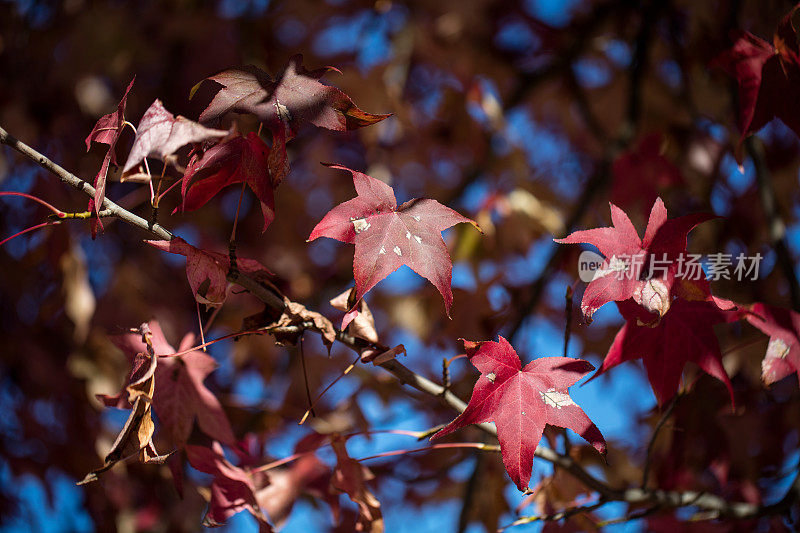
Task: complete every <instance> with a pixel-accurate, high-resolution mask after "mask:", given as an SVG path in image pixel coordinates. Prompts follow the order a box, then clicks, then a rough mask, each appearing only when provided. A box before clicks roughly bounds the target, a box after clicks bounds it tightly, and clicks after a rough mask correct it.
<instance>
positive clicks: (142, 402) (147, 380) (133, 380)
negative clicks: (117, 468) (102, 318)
mask: <svg viewBox="0 0 800 533" xmlns="http://www.w3.org/2000/svg"><path fill="white" fill-rule="evenodd" d="M138 331H139V335H140V337H141V339H142V340H141V344H142V345H143V346H144V347H145V350H144V351H142V352H140V353H137V354H136V355H135V356H134V357H133V363H132V368H131V372H130V375H129V376H128V380H127V385H126V387H125V390H124V391H123V393H122V394H125V395H126V396H127V398H125V400H124V401H125V403H126V404H127V405H130V409H131V412H130V414H129V415H128V419H127V421H126V422H125V425H124V426H123V428H122V430H121V431H120V432H119V434H118V435H117V438H116V440H115V441H114V444H113V445H112V446H111V450H110V451H109V452H108V453H107V454H106V457H105V459H104V460H103V465H102V466H101V467H100V468H97V469H95V470H93V471H91V472H89V473H88V474H86V477H84V478H83V480H81V481H79V482H78V485H85V484H86V483H91V482H92V481H96V480H97V479H98V477H97V476H98V475H99V474H101V473H103V472H105V471H107V470H109V469H111V468H112V467H113V466H114V465H115V464H117V463H119V462H120V461H124V460H126V459H128V458H129V457H132V456H134V455H138V456H139V460H140V461H141V462H143V463H146V464H153V463H155V464H161V463H163V462H164V461H165V460H166V459H167V457H168V455H159V454H158V452H157V451H156V448H155V445H154V444H153V433H154V431H155V424H154V423H153V416H152V398H153V392H154V389H155V374H156V369H157V366H158V357H157V354H156V353H155V351H154V349H153V342H152V339H153V334H152V332H151V330H150V327H149V326H148V325H147V324H142V325H141V326H139V330H138ZM122 394H121V395H120V396H122ZM116 400H117V401H118V402H119V401H122V398H121V397H120V398H117V399H116ZM108 403H110V399H109V401H108Z"/></svg>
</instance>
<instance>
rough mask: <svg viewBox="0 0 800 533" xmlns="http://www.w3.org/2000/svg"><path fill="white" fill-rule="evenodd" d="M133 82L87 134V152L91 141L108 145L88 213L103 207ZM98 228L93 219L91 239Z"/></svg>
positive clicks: (96, 220) (99, 223) (115, 161)
mask: <svg viewBox="0 0 800 533" xmlns="http://www.w3.org/2000/svg"><path fill="white" fill-rule="evenodd" d="M134 80H136V77H135V76H134V78H133V79H132V80H131V82H130V83H129V84H128V88H127V89H125V94H123V95H122V99H121V100H120V101H119V103H118V104H117V110H116V111H114V112H113V113H109V114H107V115H103V116H102V117H100V119H99V120H98V121H97V123H96V124H95V125H94V128H92V131H91V133H89V135H88V136H87V137H86V151H87V152H88V151H89V150H90V149H91V147H92V141H94V142H98V143H102V144H107V145H108V150H106V155H105V157H104V158H103V163H102V165H101V166H100V171H99V172H98V173H97V175H96V176H95V178H94V191H95V192H94V197H93V198H90V199H89V206H88V207H87V209H86V210H87V211H89V212H90V213H97V211H99V209H97V207H100V206H102V205H103V201H104V200H105V197H106V179H107V177H108V167H109V165H115V166H116V164H117V154H116V152H115V148H116V146H117V141H118V140H119V136H120V134H121V133H122V128H123V126H124V124H125V106H126V105H127V102H128V93H130V92H131V88H132V87H133V82H134ZM98 227H99V228H100V229H102V228H103V222H102V221H101V220H100V217H99V216H98V217H97V218H96V219H93V220H92V223H91V228H92V238H93V239H94V238H95V237H96V236H97V230H98Z"/></svg>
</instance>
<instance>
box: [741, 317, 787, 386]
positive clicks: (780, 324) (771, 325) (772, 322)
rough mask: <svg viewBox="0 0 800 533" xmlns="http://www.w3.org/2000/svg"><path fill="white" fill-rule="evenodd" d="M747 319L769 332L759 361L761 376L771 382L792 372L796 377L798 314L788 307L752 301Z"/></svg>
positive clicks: (764, 331) (768, 382)
mask: <svg viewBox="0 0 800 533" xmlns="http://www.w3.org/2000/svg"><path fill="white" fill-rule="evenodd" d="M750 311H751V313H750V314H748V315H747V321H748V322H750V323H751V324H752V325H753V326H755V327H757V328H758V329H760V330H761V331H762V332H763V333H764V334H765V335H768V336H769V344H768V345H767V353H766V354H765V355H764V360H763V361H762V362H761V379H763V380H764V383H765V384H767V385H771V384H773V383H775V382H776V381H779V380H781V379H783V378H785V377H786V376H788V375H789V374H792V373H793V372H797V377H798V379H800V314H798V313H796V312H794V311H791V310H789V309H782V308H780V307H772V306H769V305H765V304H762V303H756V304H753V306H752V308H751V309H750Z"/></svg>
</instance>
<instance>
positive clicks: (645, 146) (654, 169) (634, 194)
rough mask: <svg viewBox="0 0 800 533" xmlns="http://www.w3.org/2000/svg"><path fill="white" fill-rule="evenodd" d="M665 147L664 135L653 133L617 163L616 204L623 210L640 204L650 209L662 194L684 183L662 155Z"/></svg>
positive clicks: (613, 188)
mask: <svg viewBox="0 0 800 533" xmlns="http://www.w3.org/2000/svg"><path fill="white" fill-rule="evenodd" d="M663 144H664V136H663V135H662V134H661V133H651V134H649V135H646V136H644V137H643V138H642V139H641V141H639V143H638V144H637V145H636V147H635V148H634V149H632V150H628V151H626V152H623V153H622V154H620V156H619V157H617V159H615V160H614V165H613V167H612V174H613V176H614V183H613V186H612V188H611V201H612V202H614V203H615V204H617V205H620V206H623V207H627V206H631V205H633V204H637V203H638V204H639V205H640V206H641V207H642V209H646V208H647V206H648V205H650V204H651V203H654V202H655V201H656V200H657V198H658V193H659V191H661V190H663V189H666V188H667V187H669V186H671V185H681V184H683V177H682V176H681V172H680V170H678V167H676V166H675V165H674V164H673V163H672V161H670V160H669V159H667V158H666V157H664V155H663V154H662V153H661V148H662V146H663Z"/></svg>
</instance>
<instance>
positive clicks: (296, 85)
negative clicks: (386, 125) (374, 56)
mask: <svg viewBox="0 0 800 533" xmlns="http://www.w3.org/2000/svg"><path fill="white" fill-rule="evenodd" d="M302 63H303V56H302V55H295V56H292V57H291V58H290V59H289V63H288V64H287V65H286V67H285V68H284V70H283V72H282V73H281V74H280V75H279V76H278V77H277V79H275V80H273V79H272V78H271V77H270V76H269V74H267V73H266V72H264V71H263V70H261V69H259V68H258V67H255V66H252V65H250V66H246V67H241V68H233V69H228V70H224V71H222V72H220V73H218V74H214V75H213V76H209V77H208V78H206V79H207V80H211V81H213V82H216V83H217V84H219V85H221V86H222V88H221V89H220V90H219V92H217V94H216V95H215V96H214V99H213V100H212V101H211V103H210V104H209V105H208V107H207V108H206V109H205V110H204V111H203V112H202V113H201V114H200V121H201V122H205V123H207V122H210V121H214V120H216V119H218V118H219V117H221V116H222V115H224V114H226V113H228V112H230V111H235V112H239V113H251V114H253V115H255V116H257V117H258V119H259V120H260V121H261V122H263V123H264V124H266V126H267V127H268V128H269V130H270V131H271V132H272V135H273V146H272V150H273V151H272V155H273V156H274V157H273V158H271V160H270V169H271V171H272V179H273V184H274V186H276V187H277V186H278V185H279V184H280V182H281V181H282V180H283V177H284V176H285V174H286V173H287V172H288V161H287V158H286V142H287V141H289V140H291V139H292V138H293V137H294V136H295V135H296V134H297V132H298V130H299V129H300V127H302V126H303V124H305V123H307V122H308V123H311V124H313V125H315V126H317V127H320V128H326V129H329V130H334V131H347V130H352V129H356V128H361V127H364V126H369V125H370V124H375V123H376V122H380V121H381V120H383V119H385V118H386V117H388V116H389V115H373V114H371V113H365V112H364V111H362V110H361V109H359V108H358V107H357V106H356V105H355V104H354V103H353V101H352V100H351V99H350V98H349V97H348V96H347V95H346V94H344V93H343V92H342V91H340V90H339V89H337V88H336V87H332V86H330V85H324V84H322V83H320V81H319V79H320V78H321V77H322V76H324V75H325V74H326V73H327V72H329V71H334V72H338V71H337V70H336V69H334V68H331V67H325V68H321V69H317V70H312V71H309V70H306V69H305V67H303V65H302ZM201 83H202V82H201ZM198 85H199V84H198ZM196 88H197V86H195V89H196ZM192 94H194V90H193V93H192Z"/></svg>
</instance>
